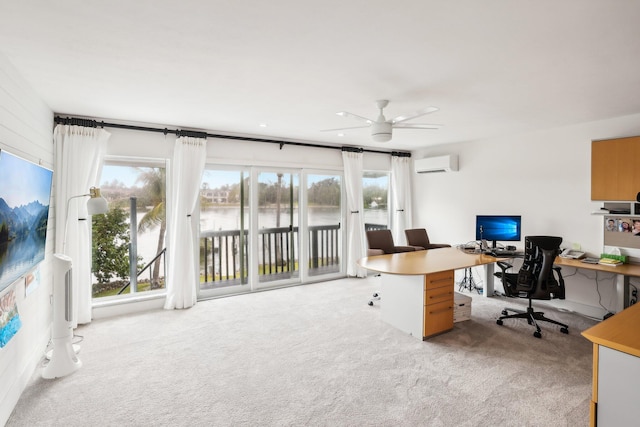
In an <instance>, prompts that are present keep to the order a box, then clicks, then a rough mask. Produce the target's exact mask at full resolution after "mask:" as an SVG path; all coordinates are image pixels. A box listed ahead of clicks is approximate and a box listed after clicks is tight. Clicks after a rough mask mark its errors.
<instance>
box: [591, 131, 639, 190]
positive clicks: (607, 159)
mask: <svg viewBox="0 0 640 427" xmlns="http://www.w3.org/2000/svg"><path fill="white" fill-rule="evenodd" d="M638 156H640V136H634V137H629V138H618V139H607V140H602V141H593V142H592V143H591V200H605V201H607V200H609V201H633V200H636V195H637V193H638V191H640V168H639V167H638V163H637V160H636V159H638V158H639V157H638Z"/></svg>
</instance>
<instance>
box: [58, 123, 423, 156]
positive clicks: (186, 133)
mask: <svg viewBox="0 0 640 427" xmlns="http://www.w3.org/2000/svg"><path fill="white" fill-rule="evenodd" d="M54 122H55V123H56V124H62V125H75V126H85V127H98V126H100V127H101V128H105V127H109V128H116V129H127V130H139V131H145V132H158V133H163V134H165V135H167V134H172V135H178V136H192V137H195V138H207V137H208V138H222V139H233V140H237V141H249V142H266V143H270V144H279V145H280V149H281V150H282V147H284V146H285V145H295V146H299V147H313V148H330V149H333V150H342V149H343V147H337V146H332V145H321V144H311V143H308V142H295V141H279V140H275V139H265V138H252V137H247V136H234V135H219V134H211V133H207V132H195V131H186V130H180V129H168V128H164V129H161V128H154V127H148V126H134V125H123V124H118V123H107V122H104V121H97V120H90V119H81V118H77V117H66V118H65V117H60V116H55V117H54ZM353 148H354V149H357V150H361V151H363V152H367V153H377V154H389V155H393V156H401V157H411V153H405V152H399V151H380V150H369V149H365V148H356V147H353Z"/></svg>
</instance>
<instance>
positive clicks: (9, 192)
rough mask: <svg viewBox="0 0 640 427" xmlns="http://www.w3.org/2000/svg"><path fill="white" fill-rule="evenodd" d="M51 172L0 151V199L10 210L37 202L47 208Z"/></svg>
mask: <svg viewBox="0 0 640 427" xmlns="http://www.w3.org/2000/svg"><path fill="white" fill-rule="evenodd" d="M52 178H53V172H51V171H50V170H48V169H45V168H44V167H41V166H38V165H36V164H35V163H31V162H29V161H27V160H24V159H21V158H20V157H17V156H14V155H13V154H9V153H8V152H7V151H5V150H2V151H0V198H2V199H4V201H5V202H6V203H7V205H9V207H11V208H15V207H18V206H23V205H27V204H29V203H31V202H33V201H34V200H37V201H38V202H40V203H41V204H42V205H44V206H49V199H50V196H51V180H52Z"/></svg>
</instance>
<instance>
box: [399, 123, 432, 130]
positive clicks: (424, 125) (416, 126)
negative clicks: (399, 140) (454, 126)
mask: <svg viewBox="0 0 640 427" xmlns="http://www.w3.org/2000/svg"><path fill="white" fill-rule="evenodd" d="M393 127H394V128H395V129H440V128H441V127H442V125H436V124H429V123H399V124H397V125H396V124H394V125H393Z"/></svg>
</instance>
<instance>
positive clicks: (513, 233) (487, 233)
mask: <svg viewBox="0 0 640 427" xmlns="http://www.w3.org/2000/svg"><path fill="white" fill-rule="evenodd" d="M521 224H522V218H521V217H520V215H477V216H476V240H492V241H493V243H494V246H495V242H496V241H497V240H501V241H503V242H518V241H520V230H521Z"/></svg>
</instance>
